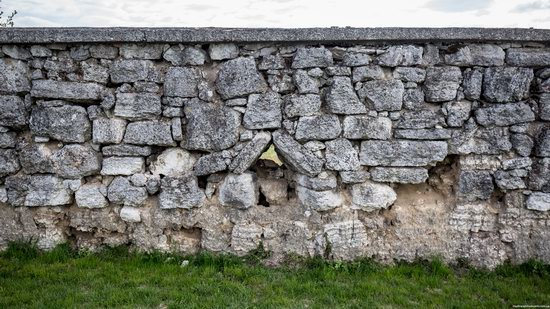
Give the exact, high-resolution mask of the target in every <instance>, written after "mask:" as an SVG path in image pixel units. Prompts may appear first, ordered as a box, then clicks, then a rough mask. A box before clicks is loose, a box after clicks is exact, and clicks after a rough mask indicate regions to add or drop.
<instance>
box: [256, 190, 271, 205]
mask: <svg viewBox="0 0 550 309" xmlns="http://www.w3.org/2000/svg"><path fill="white" fill-rule="evenodd" d="M258 205H261V206H264V207H269V206H270V205H269V202H268V201H267V198H266V197H265V195H264V194H263V192H262V190H260V198H259V200H258Z"/></svg>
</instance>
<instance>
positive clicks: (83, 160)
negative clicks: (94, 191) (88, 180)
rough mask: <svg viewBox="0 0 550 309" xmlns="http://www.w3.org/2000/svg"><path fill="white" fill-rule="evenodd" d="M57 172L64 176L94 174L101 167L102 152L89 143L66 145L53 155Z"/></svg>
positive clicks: (76, 176)
mask: <svg viewBox="0 0 550 309" xmlns="http://www.w3.org/2000/svg"><path fill="white" fill-rule="evenodd" d="M52 162H53V165H54V170H55V173H56V174H57V175H59V176H61V177H63V178H81V177H84V176H89V175H94V174H97V172H99V170H100V169H101V154H100V153H98V152H97V151H95V150H94V149H92V147H91V146H89V145H79V144H74V145H65V147H63V148H61V149H60V150H59V151H57V152H56V153H55V154H54V155H53V156H52Z"/></svg>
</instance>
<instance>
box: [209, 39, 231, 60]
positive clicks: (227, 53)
mask: <svg viewBox="0 0 550 309" xmlns="http://www.w3.org/2000/svg"><path fill="white" fill-rule="evenodd" d="M208 53H209V54H210V59H212V60H224V59H233V58H237V57H238V56H239V48H238V47H237V45H235V44H231V43H219V44H210V45H209V46H208Z"/></svg>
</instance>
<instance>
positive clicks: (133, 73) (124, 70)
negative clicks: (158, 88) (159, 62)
mask: <svg viewBox="0 0 550 309" xmlns="http://www.w3.org/2000/svg"><path fill="white" fill-rule="evenodd" d="M109 73H110V75H111V81H112V82H113V83H133V82H136V81H151V80H153V79H154V74H155V68H154V65H153V62H152V61H149V60H115V61H114V62H113V64H112V65H111V67H110V70H109Z"/></svg>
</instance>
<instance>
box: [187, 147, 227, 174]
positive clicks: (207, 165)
mask: <svg viewBox="0 0 550 309" xmlns="http://www.w3.org/2000/svg"><path fill="white" fill-rule="evenodd" d="M226 160H227V157H226V156H225V155H224V154H223V153H221V152H214V153H211V154H207V155H204V156H202V157H200V158H199V159H198V160H197V162H196V163H195V166H194V167H193V172H194V174H195V175H197V176H205V175H210V174H214V173H217V172H221V171H225V170H226V169H227V163H226Z"/></svg>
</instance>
